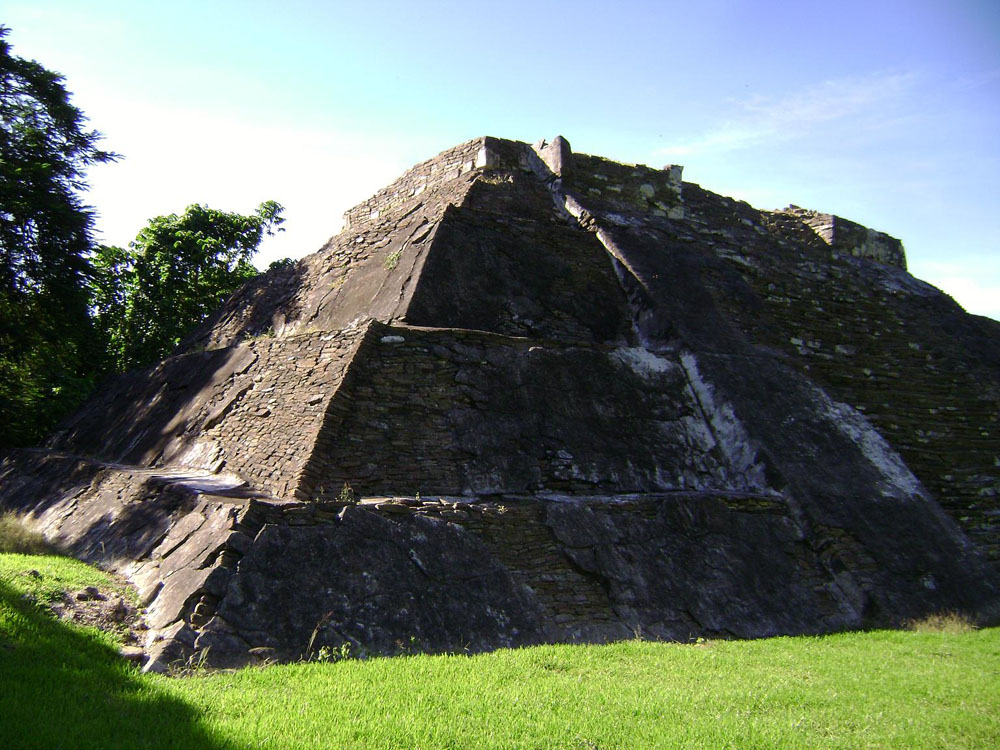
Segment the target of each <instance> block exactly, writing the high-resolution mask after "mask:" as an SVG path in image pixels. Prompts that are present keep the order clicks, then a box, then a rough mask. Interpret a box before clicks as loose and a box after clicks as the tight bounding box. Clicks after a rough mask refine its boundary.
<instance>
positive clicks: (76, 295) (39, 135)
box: [0, 26, 116, 445]
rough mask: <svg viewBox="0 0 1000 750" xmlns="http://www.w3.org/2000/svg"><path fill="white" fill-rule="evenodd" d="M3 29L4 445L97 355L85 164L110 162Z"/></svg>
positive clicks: (64, 98)
mask: <svg viewBox="0 0 1000 750" xmlns="http://www.w3.org/2000/svg"><path fill="white" fill-rule="evenodd" d="M8 34H9V29H8V28H6V27H4V26H0V418H2V420H3V423H4V424H3V430H2V433H0V445H3V444H17V443H23V442H29V441H31V440H33V439H35V438H36V437H38V436H39V435H40V434H41V432H42V431H43V430H44V429H45V428H46V427H48V426H50V425H51V424H52V422H53V421H54V420H55V419H58V417H59V416H61V414H62V413H63V412H65V411H66V410H67V409H69V408H72V407H73V406H74V405H75V403H76V402H77V401H78V399H79V397H80V396H81V395H82V394H83V393H85V392H86V390H87V389H88V388H89V384H90V383H91V382H92V380H93V378H94V377H95V371H96V368H97V366H98V363H99V361H100V356H96V355H99V352H95V349H94V347H95V346H98V345H99V344H98V341H97V339H96V338H95V337H94V336H93V331H92V328H91V325H90V318H89V315H88V293H87V284H86V281H87V278H88V276H89V270H90V266H89V263H88V259H87V256H88V253H89V252H90V250H91V248H92V247H93V237H92V232H93V224H94V218H93V213H92V211H91V210H90V209H89V208H88V207H86V206H85V205H84V204H83V201H82V199H81V192H82V191H83V190H84V189H85V188H86V182H85V172H86V169H87V167H89V166H91V165H93V164H96V163H100V162H108V161H113V160H114V159H115V158H116V155H115V154H113V153H111V152H109V151H104V150H102V149H100V148H99V147H98V143H99V141H100V139H101V135H100V133H98V132H97V131H96V130H90V129H88V128H87V127H86V122H87V120H86V117H85V116H84V115H83V113H82V112H81V111H80V110H79V109H77V108H76V107H75V106H74V105H73V104H72V103H71V101H70V94H69V92H68V91H67V90H66V87H65V86H64V85H63V78H62V76H60V75H59V74H58V73H54V72H52V71H49V70H47V69H46V68H44V67H43V66H42V65H41V64H39V63H37V62H35V61H33V60H26V59H24V58H21V57H18V56H16V55H14V54H13V53H12V51H11V46H10V44H9V43H8V41H7V36H8Z"/></svg>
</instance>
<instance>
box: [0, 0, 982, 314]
mask: <svg viewBox="0 0 1000 750" xmlns="http://www.w3.org/2000/svg"><path fill="white" fill-rule="evenodd" d="M5 5H6V7H5V9H4V11H3V13H2V15H0V23H3V24H5V25H7V26H9V27H10V28H11V34H10V37H9V40H10V42H11V43H12V44H13V45H14V52H15V53H16V54H19V55H21V56H24V57H30V58H34V59H37V60H39V61H40V62H41V63H43V64H44V65H46V66H47V67H49V68H51V69H54V70H57V71H59V72H61V73H62V74H63V75H65V76H66V79H67V85H68V87H69V89H70V90H71V91H72V92H73V93H74V101H75V103H76V104H77V105H78V106H80V107H81V108H82V109H83V110H84V111H85V112H86V113H87V114H88V116H89V117H90V120H91V124H92V126H93V127H96V128H97V129H98V130H100V131H101V132H103V133H104V134H105V135H106V140H105V145H106V147H108V148H111V149H113V150H115V151H118V152H119V153H121V154H122V155H123V156H124V157H125V159H124V160H123V161H121V162H120V163H118V164H113V165H101V166H99V167H96V168H95V169H93V170H92V171H91V175H90V182H91V186H92V188H91V191H90V193H89V195H88V200H89V202H90V203H91V204H93V205H94V206H95V208H96V209H97V211H98V213H99V215H100V218H99V228H100V230H101V232H102V234H103V237H104V240H105V241H107V242H110V243H116V244H125V243H127V242H128V241H129V240H130V239H131V238H133V237H134V236H135V234H136V232H137V231H138V230H139V229H140V228H141V227H142V226H143V225H144V224H145V222H146V221H147V220H148V219H149V218H151V217H152V216H156V215H160V214H165V213H170V212H174V211H181V210H183V208H184V207H185V206H186V205H188V204H190V203H206V204H208V205H211V206H213V207H218V208H224V209H227V210H236V211H243V212H248V211H250V210H252V209H253V208H254V207H255V206H256V205H257V204H258V203H260V202H261V201H263V200H268V199H273V200H277V201H279V202H280V203H282V204H284V205H285V206H286V217H287V223H286V226H287V231H286V232H285V233H284V234H282V235H280V236H278V237H276V238H274V239H272V240H268V242H267V244H266V245H265V246H264V248H263V250H262V253H261V256H260V258H259V263H260V264H263V265H266V264H267V262H269V261H270V260H273V259H274V258H278V257H284V256H292V257H299V256H302V255H305V254H307V253H310V252H313V251H314V250H316V249H318V248H319V246H320V245H321V244H322V243H323V242H324V241H325V240H326V239H327V238H328V237H329V236H331V235H332V234H335V233H336V232H337V231H338V230H339V228H340V217H341V214H342V213H343V211H344V210H346V209H347V208H349V207H350V206H351V205H353V204H355V203H358V202H360V201H361V200H363V199H364V198H366V197H367V196H368V195H370V194H371V193H373V192H375V191H376V190H377V189H378V188H379V187H381V186H382V185H384V184H386V183H387V182H389V181H391V180H392V179H393V178H395V177H396V176H397V175H398V174H399V173H400V172H402V171H403V170H405V169H406V168H408V167H409V166H411V165H412V164H414V163H416V162H418V161H422V160H424V159H426V158H429V157H431V156H433V155H434V154H436V153H437V152H439V151H441V150H443V149H445V148H448V147H449V146H452V145H455V144H457V143H459V142H461V141H464V140H468V139H470V138H474V137H476V136H480V135H496V136H500V137H506V138H515V139H518V140H526V141H535V140H537V139H539V138H542V137H547V138H552V137H553V136H555V135H557V134H562V135H564V136H566V137H567V138H568V139H569V140H570V142H571V143H572V144H573V148H574V149H575V150H577V151H584V152H587V153H594V154H600V155H602V156H607V157H610V158H613V159H616V160H619V161H627V162H639V163H643V164H649V165H651V166H662V165H663V164H666V163H678V164H683V165H684V167H685V172H684V176H685V179H687V180H690V181H692V182H697V183H699V184H701V185H703V186H704V187H706V188H708V189H709V190H713V191H715V192H717V193H722V194H725V195H732V196H735V197H737V198H741V199H745V200H747V201H749V202H750V203H751V204H753V205H755V206H757V207H759V208H778V207H782V206H785V205H787V204H789V203H795V204H798V205H801V206H805V207H808V208H814V209H818V210H822V211H827V212H831V213H836V214H839V215H842V216H845V217H847V218H849V219H852V220H855V221H859V222H861V223H863V224H866V225H868V226H872V227H874V228H876V229H880V230H882V231H885V232H888V233H889V234H892V235H894V236H897V237H899V238H900V239H902V240H903V242H904V244H905V246H906V250H907V257H908V260H909V264H910V270H911V271H912V272H913V273H914V275H916V276H918V277H920V278H923V279H925V280H927V281H930V282H931V283H933V284H935V285H936V286H939V287H941V288H942V289H944V290H945V291H946V292H948V293H949V294H951V295H952V296H954V297H955V298H956V299H957V300H958V301H959V302H960V303H961V304H962V305H963V306H964V307H965V308H966V309H968V310H969V311H970V312H976V313H978V314H983V315H989V316H991V317H994V318H997V319H1000V240H998V236H1000V2H997V1H996V0H936V1H932V0H909V1H908V2H904V1H902V0H867V1H866V2H856V1H855V0H840V1H839V2H813V1H812V0H798V2H768V1H766V0H762V1H758V2H749V1H747V0H698V2H695V1H694V0H689V2H683V3H682V2H672V1H668V2H659V3H653V2H645V3H643V2H627V1H623V2H622V1H620V2H617V3H609V2H584V1H581V2H543V1H542V0H535V2H521V1H520V0H512V1H510V2H503V3H492V2H483V3H477V2H473V1H472V0H466V2H447V1H446V2H434V0H421V2H377V1H375V0H372V1H370V2H366V3H362V2H358V1H357V0H356V1H355V2H343V3H342V2H326V3H324V2H316V1H314V2H299V0H286V1H285V2H282V3H273V2H256V1H254V0H251V1H250V2H224V1H223V2H210V1H208V0H201V1H200V2H188V1H187V0H175V1H173V2H170V3H146V2H136V1H135V0H132V1H131V2H125V1H114V0H107V1H102V0H90V1H89V2H87V3H81V2H70V1H68V0H66V1H62V0H30V1H23V0H7V2H6V4H5Z"/></svg>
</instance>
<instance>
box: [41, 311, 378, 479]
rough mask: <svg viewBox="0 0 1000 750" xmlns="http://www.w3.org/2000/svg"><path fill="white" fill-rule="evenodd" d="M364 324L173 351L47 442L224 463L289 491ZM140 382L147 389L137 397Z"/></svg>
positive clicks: (146, 461) (123, 456)
mask: <svg viewBox="0 0 1000 750" xmlns="http://www.w3.org/2000/svg"><path fill="white" fill-rule="evenodd" d="M363 333H364V331H363V330H355V331H345V332H341V333H338V334H332V333H323V332H316V333H310V334H305V335H302V336H295V337H289V338H274V337H263V338H260V339H256V340H251V341H247V342H245V343H243V344H240V345H238V346H234V347H229V348H227V349H219V350H215V351H211V352H200V353H194V354H186V355H179V356H177V357H172V358H170V359H167V360H164V361H163V362H162V363H160V364H159V365H157V366H156V367H154V368H152V369H150V370H147V371H143V372H138V373H132V374H130V375H127V376H124V377H122V378H119V379H118V380H117V382H116V383H114V384H113V385H112V386H111V387H110V388H108V389H107V390H105V391H104V392H103V393H102V394H101V396H100V397H99V399H97V400H96V401H94V402H92V404H91V405H90V407H88V408H87V409H86V410H84V411H83V412H81V413H80V414H78V415H77V416H76V417H74V419H73V420H72V421H71V422H70V423H68V424H67V425H65V428H64V429H63V430H62V431H61V432H60V433H59V434H58V435H57V436H55V438H54V439H53V440H52V441H51V443H50V447H51V448H53V449H55V450H60V451H72V452H74V453H78V454H81V455H86V456H91V457H94V458H98V459H102V460H106V461H120V462H128V463H133V464H136V465H154V464H165V463H170V462H174V463H181V464H183V465H188V466H192V467H196V468H205V469H211V470H215V471H218V470H223V469H224V470H225V471H228V472H234V473H236V474H238V475H240V476H241V477H243V478H244V479H246V480H248V481H250V482H251V483H252V484H253V485H254V486H255V487H257V488H258V489H261V490H265V491H267V492H271V493H274V494H276V495H278V496H284V495H291V494H293V493H294V492H295V490H296V488H297V487H298V483H299V481H300V475H301V471H302V468H303V466H304V465H305V463H306V461H307V460H308V458H309V456H310V455H311V452H312V446H313V441H314V440H315V438H316V435H317V433H318V432H319V429H320V426H321V425H322V423H323V419H324V413H325V409H326V406H327V404H328V403H329V402H330V399H331V398H332V396H333V395H334V393H335V392H336V390H337V387H338V386H339V384H340V381H341V379H342V378H343V375H344V373H345V371H346V368H347V366H348V364H349V363H350V361H351V355H352V353H353V350H354V347H355V345H356V343H357V341H358V340H359V339H360V337H361V336H362V335H363ZM140 391H141V392H143V393H146V394H149V393H154V394H155V396H153V397H152V398H151V399H149V400H148V401H141V400H139V399H138V398H137V396H136V394H137V392H140ZM147 398H148V397H147Z"/></svg>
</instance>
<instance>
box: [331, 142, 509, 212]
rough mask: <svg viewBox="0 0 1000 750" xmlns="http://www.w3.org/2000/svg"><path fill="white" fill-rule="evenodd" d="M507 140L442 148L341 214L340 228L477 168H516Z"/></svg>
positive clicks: (403, 202)
mask: <svg viewBox="0 0 1000 750" xmlns="http://www.w3.org/2000/svg"><path fill="white" fill-rule="evenodd" d="M514 145H515V144H513V143H512V142H510V141H500V140H499V139H496V138H489V137H486V138H476V139H474V140H471V141H467V142H466V143H463V144H461V145H459V146H456V147H455V148H452V149H449V150H447V151H443V152H442V153H440V154H438V155H437V156H435V157H434V158H433V159H429V160H427V161H425V162H423V163H421V164H418V165H417V166H415V167H413V168H412V169H409V170H407V171H406V172H405V173H404V174H403V176H402V177H400V178H399V179H398V180H396V181H395V182H393V183H392V184H391V185H389V186H387V187H385V188H383V189H382V190H379V191H378V192H377V193H376V194H375V195H373V196H372V197H371V198H369V199H368V200H366V201H365V202H364V203H359V204H358V205H357V206H355V207H354V208H352V209H350V210H348V211H347V212H346V213H345V214H344V230H345V231H350V230H351V229H353V228H355V227H357V226H358V225H359V224H365V223H368V222H373V221H376V220H378V219H380V218H382V217H383V216H385V215H387V214H391V213H392V212H394V211H396V210H398V209H399V208H400V207H401V206H404V205H406V204H407V203H408V202H410V201H411V200H412V199H414V198H417V197H418V196H420V195H421V194H422V193H423V192H424V191H425V190H428V189H433V188H437V187H439V186H441V185H442V184H443V183H447V182H449V181H451V180H456V179H458V178H459V177H461V176H462V175H465V174H468V173H469V172H472V171H473V170H474V169H480V168H497V167H507V168H517V166H518V164H519V149H517V148H516V147H515V148H512V146H514Z"/></svg>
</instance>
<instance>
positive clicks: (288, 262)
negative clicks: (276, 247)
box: [267, 258, 297, 271]
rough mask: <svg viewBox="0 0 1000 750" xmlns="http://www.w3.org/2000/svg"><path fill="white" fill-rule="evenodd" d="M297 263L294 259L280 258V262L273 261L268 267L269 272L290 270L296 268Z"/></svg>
mask: <svg viewBox="0 0 1000 750" xmlns="http://www.w3.org/2000/svg"><path fill="white" fill-rule="evenodd" d="M296 263H297V261H296V260H295V259H294V258H278V260H272V261H271V264H270V265H269V266H268V267H267V270H268V271H275V270H277V269H279V268H289V267H291V266H294V265H295V264H296Z"/></svg>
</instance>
